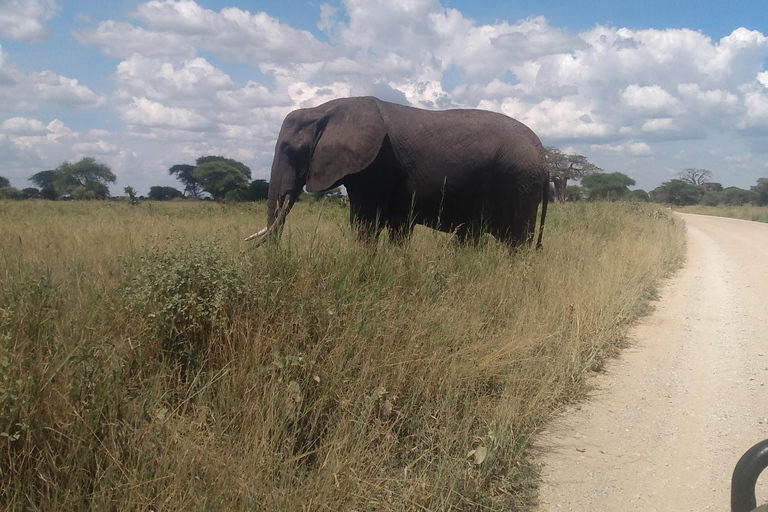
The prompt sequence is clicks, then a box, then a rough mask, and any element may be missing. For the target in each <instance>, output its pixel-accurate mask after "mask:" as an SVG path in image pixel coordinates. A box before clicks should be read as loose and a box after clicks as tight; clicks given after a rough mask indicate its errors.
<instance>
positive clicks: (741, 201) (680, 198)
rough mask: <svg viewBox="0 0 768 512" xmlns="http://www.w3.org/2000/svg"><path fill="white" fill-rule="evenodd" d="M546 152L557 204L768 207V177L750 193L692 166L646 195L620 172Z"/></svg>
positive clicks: (581, 158) (554, 151) (551, 150)
mask: <svg viewBox="0 0 768 512" xmlns="http://www.w3.org/2000/svg"><path fill="white" fill-rule="evenodd" d="M544 152H545V155H546V157H547V166H548V168H549V172H550V177H551V178H550V179H551V180H552V183H553V185H554V187H553V188H554V198H553V199H554V200H555V201H556V202H566V201H582V200H587V201H595V200H609V201H618V200H627V199H628V200H634V201H653V202H656V203H662V204H672V205H675V206H686V205H695V204H703V205H706V206H718V205H726V206H742V205H745V204H754V205H756V206H766V205H768V178H759V179H758V180H757V184H756V185H754V186H752V187H750V189H749V190H745V189H742V188H739V187H726V188H724V187H723V185H722V184H720V183H717V182H714V181H712V177H713V173H712V171H710V170H708V169H699V168H695V167H689V168H687V169H684V170H682V171H680V172H679V173H678V176H677V178H676V179H672V180H670V181H666V182H663V183H662V184H661V185H660V186H658V187H656V188H655V189H653V190H651V191H650V192H646V191H645V190H642V189H635V190H630V188H629V187H632V186H634V185H635V180H633V179H632V178H630V177H629V176H627V175H626V174H622V173H620V172H613V173H604V172H603V170H602V169H601V168H599V167H597V166H596V165H594V164H593V163H591V162H590V161H589V160H588V159H587V158H586V157H585V156H583V155H575V154H565V153H563V152H562V151H561V150H559V149H558V148H554V147H547V148H545V149H544ZM577 180H578V181H579V182H580V184H581V185H580V186H579V185H568V181H577Z"/></svg>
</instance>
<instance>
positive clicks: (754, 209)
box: [675, 205, 768, 222]
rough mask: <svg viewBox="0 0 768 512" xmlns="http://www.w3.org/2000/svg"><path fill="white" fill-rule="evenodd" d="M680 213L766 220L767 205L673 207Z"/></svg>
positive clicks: (767, 213) (758, 220)
mask: <svg viewBox="0 0 768 512" xmlns="http://www.w3.org/2000/svg"><path fill="white" fill-rule="evenodd" d="M675 209H676V210H677V211H679V212H682V213H697V214H699V215H713V216H715V217H731V218H734V219H744V220H753V221H755V222H768V207H765V206H749V205H748V206H701V205H696V206H684V207H681V208H675Z"/></svg>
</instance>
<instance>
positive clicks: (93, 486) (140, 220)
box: [0, 201, 684, 511]
mask: <svg viewBox="0 0 768 512" xmlns="http://www.w3.org/2000/svg"><path fill="white" fill-rule="evenodd" d="M265 210H266V209H265V206H264V205H259V204H257V205H235V206H221V205H216V204H210V203H163V204H159V203H153V204H142V205H139V206H136V207H131V206H130V205H128V204H117V203H103V202H102V203H97V202H93V203H77V202H69V203H50V202H42V201H27V202H9V201H4V202H0V240H2V242H0V336H2V339H1V340H0V342H1V344H0V413H1V414H2V415H1V416H0V436H2V437H0V445H1V446H2V452H0V453H1V455H0V484H1V485H0V487H1V489H2V490H1V491H0V508H1V509H3V510H26V509H39V510H78V509H98V510H101V509H117V510H126V509H139V510H150V509H153V510H278V511H282V510H286V511H293V510H422V509H424V510H449V509H454V510H488V509H490V510H510V509H515V508H518V507H521V506H523V505H524V504H527V503H530V502H531V499H532V497H533V491H532V485H533V480H532V479H533V477H534V476H535V472H534V470H533V468H532V467H531V466H530V464H529V462H528V458H527V452H526V450H527V448H528V447H529V443H530V440H531V438H532V436H534V435H535V434H536V432H537V431H538V430H539V429H540V427H541V425H542V424H543V423H544V422H545V421H546V420H547V418H549V417H550V415H551V413H552V411H553V410H554V409H555V408H556V407H557V406H558V405H559V404H561V403H563V402H564V401H567V400H569V399H572V398H574V397H577V396H579V395H580V393H581V389H580V387H579V386H580V383H581V382H582V379H583V377H584V375H585V374H587V373H589V372H590V371H594V370H598V369H599V368H600V367H601V366H602V364H603V362H604V360H605V358H606V357H607V356H609V355H610V354H612V353H614V351H615V350H616V347H617V346H618V345H619V344H620V343H621V341H622V339H623V337H624V335H625V332H626V329H627V327H628V325H629V324H630V323H631V322H632V321H633V320H634V319H635V318H637V316H638V315H640V314H642V313H644V312H646V311H647V310H648V307H649V300H650V299H651V298H652V297H653V294H654V291H655V289H656V287H657V285H658V283H659V280H660V279H661V278H662V277H663V276H665V275H667V274H668V273H669V272H670V271H671V270H672V269H674V268H676V267H677V266H679V265H680V262H681V259H682V254H683V251H684V246H683V244H684V242H683V235H682V232H683V228H682V225H681V223H680V222H679V221H675V220H674V219H673V218H672V217H671V216H670V215H667V214H666V213H663V212H662V211H660V210H658V209H656V208H654V207H653V206H638V205H631V204H618V203H614V204H586V203H584V204H572V205H550V214H549V216H548V219H547V232H546V234H545V238H544V249H543V250H541V251H535V250H522V251H520V252H518V253H516V254H513V255H510V254H509V253H508V252H507V251H506V249H505V248H503V247H502V246H500V245H499V244H497V243H496V242H495V241H493V240H492V239H488V240H486V241H485V243H483V244H481V245H480V246H479V247H460V246H457V245H456V244H455V242H454V240H453V239H452V238H451V237H450V236H448V235H445V234H442V233H437V232H434V231H431V230H428V229H424V228H417V230H416V232H415V236H414V238H413V240H412V241H411V242H410V243H409V244H407V245H405V246H403V247H399V246H391V245H389V244H388V243H385V242H384V241H382V242H381V243H380V244H379V246H378V247H377V248H376V250H373V248H371V247H369V246H365V245H362V244H359V243H356V242H354V241H352V240H351V237H350V233H349V227H348V225H347V220H346V219H347V211H346V210H345V209H343V208H342V207H340V206H337V205H325V206H323V205H320V204H304V203H299V204H298V205H297V206H296V208H295V210H294V211H293V212H292V213H291V215H290V216H289V217H288V223H287V226H286V230H285V233H284V236H283V240H282V242H281V244H280V246H279V247H264V248H261V249H258V250H256V251H246V249H247V247H248V245H247V244H246V243H244V242H243V241H242V239H243V238H244V237H245V236H246V235H249V234H251V233H252V232H255V231H257V230H258V229H259V228H261V227H262V226H263V224H264V220H265V216H266V212H265Z"/></svg>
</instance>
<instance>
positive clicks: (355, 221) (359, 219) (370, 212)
mask: <svg viewBox="0 0 768 512" xmlns="http://www.w3.org/2000/svg"><path fill="white" fill-rule="evenodd" d="M349 223H350V225H351V226H352V232H353V234H354V236H355V238H356V239H357V240H359V241H361V242H366V243H376V241H377V240H378V239H379V235H380V234H381V230H382V229H383V227H384V226H383V222H382V219H381V211H380V210H379V209H374V208H372V207H370V205H368V206H366V205H365V204H360V203H356V202H350V208H349Z"/></svg>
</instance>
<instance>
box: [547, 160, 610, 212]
mask: <svg viewBox="0 0 768 512" xmlns="http://www.w3.org/2000/svg"><path fill="white" fill-rule="evenodd" d="M544 155H545V156H546V158H547V168H548V169H549V179H550V180H551V181H552V183H553V184H554V185H555V201H557V202H558V203H564V202H565V188H566V187H567V186H568V180H579V179H581V178H583V177H584V176H587V175H588V174H592V173H595V172H600V171H602V169H601V168H600V167H598V166H596V165H595V164H593V163H592V162H590V161H589V160H587V157H585V156H584V155H566V154H565V153H563V152H562V151H560V150H559V149H557V148H554V147H547V148H544Z"/></svg>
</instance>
